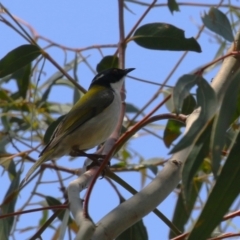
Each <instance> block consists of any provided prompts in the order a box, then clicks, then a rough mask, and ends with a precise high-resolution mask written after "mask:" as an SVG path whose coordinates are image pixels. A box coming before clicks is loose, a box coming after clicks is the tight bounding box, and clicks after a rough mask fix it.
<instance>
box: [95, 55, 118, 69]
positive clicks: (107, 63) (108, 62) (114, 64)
mask: <svg viewBox="0 0 240 240" xmlns="http://www.w3.org/2000/svg"><path fill="white" fill-rule="evenodd" d="M118 62H119V60H118V57H116V56H106V57H104V58H103V59H102V60H101V61H100V62H99V63H98V65H97V72H98V73H99V72H102V71H103V70H106V69H108V68H118Z"/></svg>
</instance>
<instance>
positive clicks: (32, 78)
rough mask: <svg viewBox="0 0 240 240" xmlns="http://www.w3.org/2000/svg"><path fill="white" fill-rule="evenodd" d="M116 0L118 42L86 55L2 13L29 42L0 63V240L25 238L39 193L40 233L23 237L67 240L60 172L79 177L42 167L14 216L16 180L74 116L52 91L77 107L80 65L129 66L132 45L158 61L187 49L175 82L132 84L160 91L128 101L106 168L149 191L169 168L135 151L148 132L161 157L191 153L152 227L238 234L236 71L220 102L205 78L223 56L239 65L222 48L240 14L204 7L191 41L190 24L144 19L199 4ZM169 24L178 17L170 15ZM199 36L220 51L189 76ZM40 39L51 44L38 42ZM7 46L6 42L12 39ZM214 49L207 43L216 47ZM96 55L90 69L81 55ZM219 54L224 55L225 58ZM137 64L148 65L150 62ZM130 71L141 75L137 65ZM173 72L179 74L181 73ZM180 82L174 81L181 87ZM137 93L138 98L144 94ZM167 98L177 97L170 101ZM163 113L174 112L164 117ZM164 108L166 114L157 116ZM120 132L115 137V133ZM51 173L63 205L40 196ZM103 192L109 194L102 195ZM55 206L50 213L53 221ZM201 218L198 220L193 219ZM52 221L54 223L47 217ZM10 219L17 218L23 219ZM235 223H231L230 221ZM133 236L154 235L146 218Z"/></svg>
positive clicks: (72, 228)
mask: <svg viewBox="0 0 240 240" xmlns="http://www.w3.org/2000/svg"><path fill="white" fill-rule="evenodd" d="M118 3H119V6H118V14H119V16H121V17H122V18H121V17H120V18H119V23H118V24H119V33H120V37H119V40H118V42H117V43H115V44H112V45H111V44H109V45H104V44H102V45H101V44H99V45H97V46H96V45H94V46H86V47H83V48H81V49H77V48H70V47H67V46H63V45H61V44H58V43H56V42H54V41H50V40H46V38H44V37H42V36H40V35H38V34H36V32H35V31H33V30H32V29H33V27H31V26H30V25H29V24H27V23H26V22H24V21H22V20H21V19H19V18H14V17H13V15H14V13H10V12H9V11H8V10H7V9H6V8H5V7H4V6H1V7H2V11H1V15H0V24H2V25H4V26H5V25H6V26H8V27H9V28H11V30H12V31H13V32H14V33H15V34H16V36H18V35H21V36H23V37H24V39H25V41H26V42H25V43H24V44H19V45H18V46H15V48H14V49H12V50H11V51H9V52H8V53H7V54H6V55H5V56H0V85H1V88H0V119H1V127H0V165H1V167H2V169H3V170H4V174H3V176H4V177H5V178H6V179H7V181H8V187H7V191H6V193H5V195H3V199H2V203H1V212H0V213H1V215H2V217H3V218H2V219H0V236H1V237H0V238H1V239H9V236H10V235H13V236H17V234H19V233H17V229H19V227H18V224H19V222H20V223H21V218H22V215H23V213H24V211H25V210H26V209H27V207H29V205H30V204H31V203H34V201H33V197H35V196H40V197H42V201H41V202H39V203H38V204H39V205H40V206H41V208H40V209H35V210H36V211H37V210H41V213H42V216H41V217H39V225H38V226H37V227H39V230H37V228H32V225H31V223H30V222H29V223H24V224H25V225H24V226H23V225H22V224H20V225H21V227H20V228H21V231H23V232H28V231H30V230H34V232H33V231H31V232H30V233H31V234H30V235H28V237H29V236H32V238H31V239H34V237H36V236H40V235H41V234H42V232H44V231H46V229H53V232H54V236H53V237H52V239H57V238H58V237H59V236H60V235H61V228H62V227H61V226H63V225H64V218H65V214H66V212H67V211H62V209H61V204H62V208H63V209H65V208H66V205H64V204H63V203H66V201H67V197H66V194H65V187H64V186H65V184H66V181H65V180H64V179H63V178H62V177H61V174H64V176H66V175H67V176H68V177H69V176H70V177H73V175H74V174H75V173H76V171H74V170H73V169H72V168H69V167H66V166H65V167H64V166H60V165H56V164H55V163H46V164H43V165H42V167H41V169H40V170H39V171H38V172H36V173H35V175H34V176H33V179H32V180H35V186H34V187H33V189H32V190H29V191H27V192H28V194H29V195H30V193H31V195H30V197H29V199H27V200H26V201H25V202H24V204H23V205H22V207H21V208H20V209H19V210H18V208H17V207H16V205H17V203H18V201H19V199H20V198H21V193H22V190H21V191H20V192H18V186H19V182H20V178H23V177H24V171H23V169H24V167H25V166H26V165H27V163H28V162H31V164H32V163H33V162H34V161H35V160H37V157H36V155H35V154H36V153H39V151H40V146H41V145H42V144H46V143H47V142H48V141H49V140H50V137H51V134H52V133H53V132H54V130H55V128H56V126H57V125H58V123H59V121H61V119H62V118H63V116H64V115H65V114H66V113H67V112H68V111H69V110H70V109H71V104H66V103H62V102H61V101H60V102H58V100H59V99H55V100H52V98H51V94H52V92H53V91H55V89H58V87H61V89H64V90H63V91H69V90H70V91H72V96H73V104H74V103H75V102H76V100H77V99H78V98H79V97H81V96H82V95H83V94H84V92H85V89H84V87H83V86H82V82H81V79H80V81H79V79H78V78H79V70H78V68H79V66H80V65H81V64H83V63H84V64H85V65H86V66H88V68H89V69H90V70H94V73H97V72H100V71H102V70H104V69H107V68H111V67H119V68H124V67H125V62H126V60H128V56H127V55H126V57H125V53H126V52H127V51H128V48H136V49H145V52H146V54H147V52H150V51H152V52H156V54H159V53H161V52H162V51H166V50H167V51H172V53H176V51H177V52H179V51H182V52H183V55H182V56H181V57H180V60H179V63H177V64H176V65H174V64H173V63H172V62H170V63H169V64H171V68H172V69H171V70H170V71H169V77H167V78H166V79H165V80H163V81H162V82H161V84H159V83H156V82H154V81H151V80H145V79H144V77H143V78H142V77H136V76H129V77H128V78H129V79H131V78H132V79H135V80H138V81H139V83H140V82H144V84H146V86H149V85H150V84H153V85H157V86H158V89H157V91H156V93H154V94H152V95H151V96H147V95H145V92H143V93H144V96H142V98H145V101H144V103H145V104H146V105H145V106H143V105H141V106H139V104H138V103H137V102H127V103H126V106H125V114H124V115H125V118H123V124H122V125H123V126H122V129H121V134H120V136H118V137H119V138H118V139H119V142H117V143H116V144H115V145H114V146H112V149H115V150H116V152H115V153H116V155H115V156H114V159H115V160H117V161H116V162H115V164H112V166H110V170H111V171H113V172H115V173H117V172H123V171H130V172H131V173H132V172H133V171H138V173H139V175H140V176H141V181H142V182H141V183H142V186H144V184H145V183H146V182H150V181H151V179H152V178H155V176H156V175H157V174H158V173H159V172H160V170H161V169H162V166H163V164H164V163H165V160H164V159H166V158H168V157H167V156H164V154H162V155H160V153H159V156H157V157H154V156H151V157H150V158H145V157H143V155H144V154H143V153H142V152H141V150H142V149H140V147H139V148H137V149H136V150H135V149H133V148H131V144H132V143H133V142H134V139H138V140H139V139H140V140H141V139H142V138H143V137H144V136H145V135H148V137H151V139H152V138H154V137H157V139H158V140H157V141H158V142H159V146H160V145H161V148H164V151H165V152H167V151H169V149H168V148H170V153H171V154H173V153H177V152H179V151H182V150H184V149H186V148H189V152H188V154H187V155H186V156H185V157H186V159H185V160H184V161H183V166H182V171H181V173H182V176H181V180H182V181H181V182H180V183H179V185H178V186H176V187H177V192H178V194H177V196H178V199H177V202H176V205H175V210H174V213H173V218H172V220H170V221H169V220H168V219H166V217H164V216H162V214H161V213H160V212H159V211H158V210H157V209H155V210H154V213H155V214H156V215H157V216H158V217H159V219H157V220H156V221H164V223H166V224H167V225H165V227H166V228H167V229H168V231H169V236H170V237H171V238H173V237H175V239H184V238H181V236H180V233H186V232H189V234H187V235H188V239H190V240H192V239H198V240H201V239H202V240H205V239H207V238H210V237H212V238H211V239H212V240H213V239H218V238H217V237H216V235H221V234H226V233H229V234H228V237H231V234H232V236H233V235H234V232H233V231H232V229H231V228H230V227H229V225H231V224H229V223H227V224H225V225H224V227H222V226H223V224H222V221H224V219H225V218H224V216H225V215H226V214H227V213H228V212H235V211H236V209H235V205H234V203H235V202H238V201H239V198H238V195H239V194H238V193H239V190H240V189H239V186H240V185H239V184H236V182H237V181H238V178H239V174H240V163H239V161H238V159H239V151H238V149H239V144H240V137H239V122H238V118H239V115H240V111H239V110H238V109H239V102H240V101H239V87H240V84H239V77H240V71H238V70H237V68H236V69H234V71H233V72H232V73H233V75H231V77H230V78H229V84H227V85H226V87H225V88H224V91H223V92H222V93H221V96H219V95H218V92H217V90H216V89H215V88H214V86H213V84H212V83H211V82H210V81H209V80H210V79H209V72H210V73H211V74H216V73H217V71H218V70H219V69H218V68H217V64H219V63H221V61H222V60H224V59H227V58H229V57H231V56H233V55H234V57H235V59H237V60H238V58H239V50H240V49H239V46H238V44H235V45H233V46H234V48H233V49H232V51H231V52H230V53H229V52H227V50H228V47H229V45H228V44H226V41H227V42H228V43H231V44H232V43H233V41H234V32H235V29H234V28H235V26H238V25H239V23H240V21H239V17H238V16H239V14H240V8H239V7H237V6H231V5H230V4H229V5H228V4H225V5H224V4H223V5H222V2H220V4H219V6H217V7H216V6H215V5H214V4H209V5H211V6H210V7H209V6H208V5H207V6H205V5H204V4H198V5H200V6H202V7H207V9H208V10H209V11H208V13H205V14H204V15H203V16H202V23H203V26H202V27H201V28H200V30H199V33H198V35H197V37H193V36H191V37H185V32H186V30H187V29H186V26H184V25H181V24H179V25H178V26H175V25H173V24H172V23H170V22H169V23H166V22H160V21H158V19H156V21H152V22H147V23H144V21H143V22H142V21H141V20H142V19H144V18H145V17H146V16H149V15H151V14H152V12H153V11H157V10H158V9H159V8H160V7H161V8H164V11H170V12H171V14H173V13H174V14H175V15H176V13H177V12H178V11H179V10H182V9H183V8H184V6H181V5H187V6H188V7H195V4H194V3H184V4H178V1H175V0H171V1H167V3H164V4H158V3H156V1H153V2H151V3H144V2H141V1H130V0H128V1H122V0H118ZM139 5H140V6H144V8H146V12H144V13H143V14H142V15H141V16H138V15H137V16H138V19H137V20H136V25H135V26H134V27H132V29H131V30H130V31H129V34H128V35H124V21H123V19H124V18H123V11H124V10H125V11H130V12H134V8H135V7H139ZM6 7H7V6H6ZM167 7H168V8H169V9H167ZM172 17H173V18H174V16H172ZM121 19H122V20H121ZM114 21H115V20H114ZM146 21H147V20H146ZM46 27H47V26H46ZM204 28H205V29H204ZM203 29H204V31H203ZM203 33H207V34H209V35H210V38H211V40H212V41H215V45H217V46H218V48H219V49H218V51H217V52H214V50H212V49H211V50H210V47H209V46H208V48H209V50H208V51H211V52H212V54H215V58H214V59H213V60H212V61H210V60H209V61H207V60H205V62H204V64H202V65H200V64H198V63H196V64H197V65H196V67H197V69H198V70H196V71H192V72H191V69H187V70H184V71H183V70H182V69H181V64H184V57H185V56H186V54H187V53H188V52H191V53H192V54H193V53H194V54H200V53H201V51H204V50H203V49H205V48H204V47H205V46H202V45H201V42H200V40H199V36H200V34H203ZM3 38H4V37H3ZM44 39H45V42H44V41H42V40H44ZM5 40H6V41H7V39H5ZM43 42H44V43H43ZM133 44H134V47H133ZM208 44H209V45H210V43H208ZM53 46H54V47H56V48H57V49H60V50H62V51H63V52H65V53H67V56H68V54H70V52H74V54H75V56H74V57H73V59H71V61H69V60H68V62H66V61H64V62H63V63H61V65H60V64H59V63H58V62H57V61H56V60H54V58H53V57H52V56H51V53H50V50H51V49H52V48H53ZM113 46H114V51H115V52H114V51H112V50H111V54H109V52H110V50H109V49H111V48H112V47H113ZM126 47H128V48H126ZM105 48H108V51H104V49H105ZM49 49H50V50H49ZM96 49H97V50H99V51H100V52H101V59H100V60H99V61H98V62H97V63H96V61H95V62H94V61H93V62H91V63H89V62H88V60H87V55H85V56H84V55H83V52H84V51H91V50H96ZM139 51H140V50H139ZM91 53H92V52H91ZM172 53H171V54H172ZM167 54H168V52H167ZM169 54H170V53H169ZM136 55H137V54H136ZM220 55H222V56H221V57H219V56H220ZM71 56H72V55H71ZM171 56H173V55H171ZM192 56H193V55H191V57H192ZM194 56H198V55H194ZM141 57H142V61H144V57H143V56H141ZM67 59H69V56H68V58H67ZM195 59H196V58H195ZM171 60H172V59H171ZM192 61H195V60H192ZM46 62H50V63H51V65H52V66H54V73H51V76H50V77H49V75H48V76H47V77H44V76H45V71H48V68H47V67H46V66H45V64H46ZM180 63H181V64H180ZM149 65H151V64H149ZM149 65H147V64H146V71H153V72H155V73H157V72H158V69H152V68H151V66H149ZM131 67H136V68H137V67H138V66H131ZM177 69H178V72H176V70H177ZM144 71H145V70H144ZM189 72H191V74H189ZM155 73H154V74H155ZM173 73H174V74H175V76H174V77H173ZM176 79H178V80H177V81H176ZM168 81H171V84H172V85H171V86H168V85H167V83H168ZM11 84H15V85H14V86H16V87H15V88H14V87H13V88H12V87H11V86H12V85H11ZM126 86H127V84H126ZM173 86H174V88H173ZM137 90H139V91H140V88H139V89H137ZM137 90H135V91H137ZM162 93H163V94H162ZM159 95H161V96H162V95H164V97H163V99H161V100H159V99H157V97H158V96H159ZM170 96H172V97H171V99H170V100H168V99H169V98H170ZM156 99H157V104H156V106H155V107H153V108H152V109H150V108H148V107H149V106H150V104H151V103H153V102H154V101H155V100H156ZM123 100H124V99H123ZM164 106H165V107H166V108H167V111H168V113H166V114H165V112H166V108H164ZM158 110H160V111H159V112H157V111H158ZM156 112H157V113H156ZM194 112H198V113H199V116H198V118H197V120H196V121H195V122H194V123H193V124H192V125H191V126H190V129H189V130H188V131H187V132H186V134H184V135H183V134H182V132H181V129H182V128H183V127H184V126H185V121H184V120H186V118H187V116H188V115H191V114H192V113H194ZM149 113H151V114H149ZM162 119H165V120H167V121H165V122H164V126H163V125H160V124H159V123H158V122H156V121H158V120H162ZM162 130H163V131H162ZM116 132H117V133H118V131H116ZM161 135H163V138H162V137H161ZM176 140H177V141H178V142H176ZM117 144H118V145H117ZM164 146H165V147H166V148H165V147H164ZM120 147H121V148H120ZM158 148H159V147H158ZM143 151H150V149H143ZM136 159H137V160H136ZM70 160H72V158H71V159H70ZM69 165H70V164H69ZM90 168H91V167H90ZM46 169H54V170H55V171H56V172H57V176H58V177H57V178H56V179H55V180H56V181H57V184H58V185H57V186H58V187H59V186H60V193H61V194H62V196H61V197H60V198H57V197H56V196H55V195H54V194H53V196H48V194H47V193H46V192H44V191H43V192H42V193H41V194H40V193H39V191H40V190H39V188H40V187H41V186H42V183H41V182H42V181H43V179H44V175H43V172H44V171H43V170H46ZM107 176H109V175H107ZM109 181H110V180H109ZM121 181H122V180H119V182H118V183H119V184H120V185H122V186H124V188H125V189H126V190H128V191H130V192H131V193H132V194H135V190H134V189H131V186H128V185H131V183H124V182H123V183H122V182H121ZM111 184H112V185H111V186H113V189H115V191H116V195H117V196H118V197H119V200H120V201H119V202H120V204H121V203H122V202H124V201H123V197H122V196H121V194H120V193H119V191H118V189H117V187H116V186H115V185H113V183H111ZM51 185H52V184H51V183H47V184H46V183H45V185H44V187H47V188H51V187H52V186H51ZM29 188H30V187H29ZM53 188H54V187H53ZM23 190H24V189H23ZM104 194H105V195H108V193H105V192H104ZM205 195H206V197H205ZM86 201H87V200H86ZM54 206H55V207H56V208H57V209H55V208H54ZM59 208H60V209H61V211H60V210H59ZM50 209H52V210H53V212H54V213H53V215H52V212H51V211H50ZM17 211H18V212H19V214H18V215H17V216H16V217H15V219H14V217H13V215H11V214H12V213H14V212H15V213H16V212H17ZM196 213H198V215H199V217H198V216H196ZM28 214H29V213H28ZM49 215H52V216H51V217H49ZM90 218H91V216H90ZM66 219H67V220H66V223H65V224H66V228H67V229H68V230H69V236H70V235H71V234H72V235H74V236H75V235H76V234H77V232H78V231H79V228H78V226H77V223H76V221H75V219H73V218H72V217H66ZM14 220H18V222H16V221H14ZM54 220H55V221H57V225H54V223H53V221H54ZM231 221H232V222H234V219H233V217H232V219H231ZM61 224H62V225H61ZM234 224H236V222H234ZM237 226H239V224H237ZM238 228H239V227H238ZM216 229H217V230H216ZM33 234H34V236H33ZM178 235H179V236H178ZM178 237H179V238H178ZM17 238H18V237H17ZM127 238H128V239H148V228H147V227H146V226H145V225H144V221H142V220H140V221H137V222H136V223H135V224H133V225H132V226H129V228H127V229H125V231H124V232H123V233H122V234H121V235H120V236H118V237H117V238H116V239H127Z"/></svg>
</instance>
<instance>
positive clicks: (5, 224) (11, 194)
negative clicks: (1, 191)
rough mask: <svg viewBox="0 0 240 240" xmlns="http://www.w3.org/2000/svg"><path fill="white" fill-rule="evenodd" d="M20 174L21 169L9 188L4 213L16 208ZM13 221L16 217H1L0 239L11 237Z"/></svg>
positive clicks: (2, 209) (4, 201)
mask: <svg viewBox="0 0 240 240" xmlns="http://www.w3.org/2000/svg"><path fill="white" fill-rule="evenodd" d="M20 175H21V171H18V172H17V174H16V176H15V177H14V178H13V180H12V182H11V184H10V186H9V188H8V191H7V193H6V195H5V198H4V200H3V202H2V204H1V214H2V215H4V214H7V213H12V212H14V210H15V204H16V201H17V194H18V192H17V191H16V190H17V189H18V186H19V181H20ZM13 222H14V217H8V218H4V219H0V239H3V240H5V239H6V240H7V239H9V234H10V232H11V229H12V226H13Z"/></svg>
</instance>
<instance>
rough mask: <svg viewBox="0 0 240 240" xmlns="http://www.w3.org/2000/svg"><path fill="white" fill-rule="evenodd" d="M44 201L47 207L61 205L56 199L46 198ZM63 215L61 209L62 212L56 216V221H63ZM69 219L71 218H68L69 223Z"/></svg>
mask: <svg viewBox="0 0 240 240" xmlns="http://www.w3.org/2000/svg"><path fill="white" fill-rule="evenodd" d="M45 199H46V201H47V203H48V205H49V206H57V205H62V203H61V202H60V201H59V200H58V199H56V198H54V197H51V196H46V197H45ZM53 212H55V210H53ZM64 213H65V209H63V211H61V212H60V214H59V215H58V219H59V220H61V221H62V220H63V217H64ZM70 219H71V218H70V217H69V221H71V220H70Z"/></svg>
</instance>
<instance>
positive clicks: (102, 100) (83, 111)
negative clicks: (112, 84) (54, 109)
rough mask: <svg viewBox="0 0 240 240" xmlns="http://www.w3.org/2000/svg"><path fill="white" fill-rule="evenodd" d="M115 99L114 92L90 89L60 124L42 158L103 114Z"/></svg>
mask: <svg viewBox="0 0 240 240" xmlns="http://www.w3.org/2000/svg"><path fill="white" fill-rule="evenodd" d="M113 99H114V94H113V91H112V90H111V89H109V88H104V87H102V86H95V87H94V88H92V89H90V90H89V91H88V92H87V93H86V94H85V95H84V96H83V97H82V98H81V99H79V100H78V102H77V103H76V104H75V105H74V106H73V108H72V109H71V110H70V112H69V113H68V114H67V115H66V116H65V117H64V118H63V120H62V121H61V122H60V123H59V125H58V126H57V128H56V129H55V131H54V133H53V135H52V137H51V139H50V142H49V143H48V144H47V145H46V147H45V148H44V149H43V151H42V152H41V154H40V156H41V155H42V154H43V153H44V152H45V151H48V150H50V149H52V148H53V147H54V146H56V144H58V143H59V141H60V140H61V139H62V138H64V137H66V136H67V135H68V134H71V133H72V132H73V131H75V130H76V129H77V128H79V127H80V126H81V125H82V124H84V123H85V122H87V121H88V120H90V119H91V118H93V117H95V116H96V115H98V114H99V113H101V112H102V111H103V110H104V109H105V108H106V107H108V106H109V105H110V104H111V103H112V101H113Z"/></svg>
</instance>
